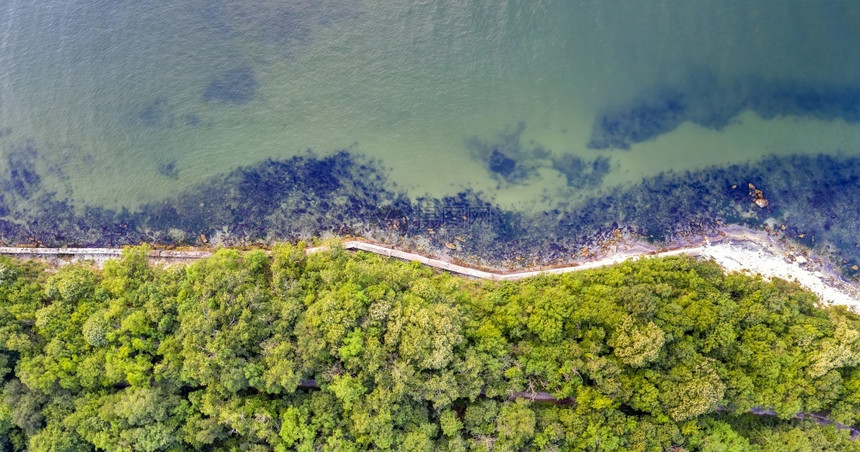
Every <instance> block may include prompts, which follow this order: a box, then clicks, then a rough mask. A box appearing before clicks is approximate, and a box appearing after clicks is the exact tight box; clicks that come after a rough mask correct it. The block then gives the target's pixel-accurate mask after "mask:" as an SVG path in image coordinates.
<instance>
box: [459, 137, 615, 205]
mask: <svg viewBox="0 0 860 452" xmlns="http://www.w3.org/2000/svg"><path fill="white" fill-rule="evenodd" d="M525 130H526V123H525V121H520V122H519V123H518V124H517V126H516V127H515V128H514V129H513V130H503V131H501V132H499V133H498V134H496V137H495V138H494V139H492V140H489V141H486V140H482V139H480V138H478V137H472V138H470V139H468V140H467V141H466V147H467V148H468V149H469V151H470V152H471V153H472V156H473V157H475V158H476V159H478V160H479V161H481V162H483V163H484V165H485V166H486V167H487V169H488V170H489V171H490V173H492V174H493V176H494V177H495V178H496V179H498V180H502V181H505V182H507V183H511V184H517V183H523V182H527V181H528V180H530V179H532V178H534V177H536V176H537V170H538V169H539V168H540V167H542V166H551V167H552V168H553V169H555V170H556V171H558V172H560V173H562V174H564V176H565V179H566V180H567V186H568V187H570V188H574V189H583V188H594V187H598V186H600V184H601V183H602V182H603V177H604V176H606V174H607V173H609V170H610V168H609V158H607V157H598V158H596V159H594V160H592V161H588V160H585V159H583V158H582V157H579V156H576V155H571V154H563V155H560V156H559V155H554V154H553V153H552V151H551V150H549V149H546V148H544V147H543V146H541V145H539V144H535V143H533V142H529V143H528V144H524V143H523V138H522V135H523V133H524V132H525Z"/></svg>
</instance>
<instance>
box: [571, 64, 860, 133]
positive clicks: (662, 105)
mask: <svg viewBox="0 0 860 452" xmlns="http://www.w3.org/2000/svg"><path fill="white" fill-rule="evenodd" d="M701 78H702V79H703V80H697V81H695V82H691V83H690V84H689V86H664V87H656V88H654V89H652V90H650V91H649V92H645V93H642V94H641V95H640V96H639V97H638V98H637V99H635V100H633V101H631V102H630V103H629V104H628V105H622V106H616V107H614V108H607V109H606V110H605V111H604V112H603V113H601V114H600V115H598V117H597V118H595V121H594V125H593V130H592V134H591V140H590V141H589V143H588V147H589V148H592V149H630V146H631V145H632V144H634V143H640V142H643V141H648V140H652V139H654V138H656V137H658V136H660V135H662V134H664V133H667V132H671V131H672V130H674V129H676V128H677V127H678V126H680V125H681V124H683V123H685V122H692V123H695V124H698V125H700V126H703V127H707V128H710V129H716V130H720V129H722V128H724V127H726V126H727V125H728V124H730V122H731V121H732V119H733V118H734V117H736V116H737V115H739V114H740V113H741V112H743V111H745V110H750V111H753V112H755V113H756V114H758V115H759V116H761V117H762V118H765V119H773V118H776V117H781V116H797V117H804V118H814V119H821V120H834V119H841V120H843V121H846V122H858V121H860V88H857V87H855V86H842V85H825V84H810V83H804V82H799V81H791V80H761V79H757V78H750V79H746V80H742V81H737V82H735V83H731V84H720V83H717V82H715V81H713V79H712V77H709V76H707V75H705V76H702V77H701Z"/></svg>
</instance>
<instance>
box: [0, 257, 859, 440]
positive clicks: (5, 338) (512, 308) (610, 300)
mask: <svg viewBox="0 0 860 452" xmlns="http://www.w3.org/2000/svg"><path fill="white" fill-rule="evenodd" d="M146 253H147V250H146V249H145V248H130V249H128V250H127V251H126V253H125V254H124V256H123V258H122V259H120V260H117V261H112V262H109V263H108V264H107V265H106V266H105V268H104V269H103V270H101V271H100V270H95V269H92V268H89V267H87V266H82V265H73V266H67V267H63V268H62V269H60V270H59V271H46V270H45V269H44V268H43V267H42V266H40V265H39V264H36V263H18V262H15V261H11V260H8V259H2V260H0V375H2V386H3V387H2V404H0V438H2V439H0V441H2V442H3V444H2V446H3V447H4V448H6V449H9V450H23V449H29V450H33V451H48V450H51V451H85V450H96V449H102V450H148V451H154V450H188V449H202V450H260V451H263V450H272V449H274V450H292V449H297V450H307V451H311V450H332V451H335V450H338V451H340V450H343V451H347V450H365V449H397V450H409V451H414V450H524V449H531V450H676V451H681V450H704V451H733V450H737V451H740V450H761V451H771V450H772V451H777V450H779V451H784V450H798V451H800V450H860V445H858V443H857V442H854V441H851V439H850V436H849V433H848V432H847V431H844V430H837V429H836V428H835V427H833V426H827V427H824V426H819V425H817V424H815V423H812V422H810V421H798V420H792V418H793V417H794V415H795V414H796V413H798V412H802V411H804V412H823V413H826V414H827V415H828V416H829V417H830V418H832V419H834V420H837V421H839V422H842V423H844V424H848V425H853V424H856V423H857V422H858V421H860V412H858V408H860V367H858V363H860V340H858V339H859V338H860V318H858V316H856V315H854V314H852V313H849V312H846V311H845V310H842V309H833V308H830V309H819V308H816V307H815V298H814V296H813V295H811V294H809V293H807V292H804V291H803V290H801V289H799V288H798V287H796V286H794V285H792V284H789V283H786V282H784V281H779V280H777V281H775V282H773V283H768V282H764V281H762V280H760V279H755V278H750V277H746V276H741V275H728V276H726V275H724V274H723V273H722V271H721V270H720V269H719V267H717V266H716V265H714V264H710V263H700V262H697V261H695V260H692V259H688V258H670V259H660V260H657V259H654V260H644V261H640V262H636V263H625V264H622V265H619V266H615V267H612V268H607V269H602V270H599V271H588V272H581V273H578V274H569V275H565V276H560V277H539V278H533V279H530V280H527V281H522V282H517V283H502V284H498V283H486V282H479V281H472V280H468V279H464V278H459V277H455V276H451V275H449V274H440V273H438V272H435V271H433V270H431V269H428V268H424V267H421V266H418V265H416V264H412V263H404V262H398V261H393V260H390V259H385V258H382V257H379V256H375V255H370V254H363V253H357V254H351V253H347V252H345V251H342V250H335V251H333V252H328V253H321V254H315V255H311V256H305V254H304V252H303V245H301V244H300V245H299V246H298V247H294V246H290V245H283V246H279V247H276V248H275V249H274V251H273V253H272V256H271V257H269V256H267V255H266V254H265V253H263V252H261V251H253V252H248V253H244V254H242V253H239V252H237V251H234V250H221V251H219V252H217V253H216V254H215V255H214V256H213V257H211V258H209V259H205V260H201V261H198V262H196V263H194V264H193V265H190V266H176V267H169V268H153V267H151V266H150V265H149V264H148V262H147V257H146ZM309 380H315V382H310V381H309ZM314 385H315V386H317V387H312V386H314ZM522 391H525V392H533V391H545V392H550V393H552V394H553V395H554V396H556V397H557V398H559V399H565V398H573V399H575V402H571V401H570V400H568V401H567V402H566V403H558V404H553V403H538V402H534V401H530V400H527V399H523V398H518V399H512V398H510V397H509V396H510V395H511V394H512V393H514V392H522ZM753 407H767V408H772V409H773V410H774V411H775V412H776V413H777V414H778V417H762V416H755V415H751V414H746V413H747V412H748V410H749V409H750V408H753Z"/></svg>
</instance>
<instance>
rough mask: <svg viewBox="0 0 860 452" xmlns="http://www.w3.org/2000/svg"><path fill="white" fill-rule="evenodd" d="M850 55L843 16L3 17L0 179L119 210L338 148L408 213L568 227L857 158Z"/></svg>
mask: <svg viewBox="0 0 860 452" xmlns="http://www.w3.org/2000/svg"><path fill="white" fill-rule="evenodd" d="M857 48H860V4H859V3H857V2H854V1H826V2H825V1H820V2H819V1H809V2H800V1H756V2H748V1H696V2H676V1H645V2H626V1H570V0H564V1H561V0H559V1H552V0H547V1H535V0H530V1H507V2H497V1H480V0H476V1H469V2H463V1H444V0H428V1H422V2H382V3H380V2H366V1H355V2H339V1H327V0H322V1H310V0H308V1H305V0H299V1H290V2H275V1H265V2H229V1H202V0H199V1H197V0H192V1H186V2H137V1H130V0H127V1H123V0H119V1H117V0H111V1H108V0H73V1H70V0H64V1H58V0H45V1H39V2H25V1H18V0H7V1H6V2H4V3H3V4H2V5H0V135H2V137H1V138H0V153H2V154H3V155H2V158H0V165H5V166H6V168H5V169H4V171H6V172H7V173H9V174H11V176H9V177H7V179H9V180H10V181H12V182H7V183H6V189H5V194H6V198H7V203H12V201H9V200H10V199H11V198H13V197H15V196H16V194H15V193H17V195H21V194H25V195H26V196H24V197H25V198H29V199H36V198H37V196H36V194H38V193H54V196H55V198H56V199H67V200H68V202H70V203H71V204H72V205H73V206H75V208H76V209H78V210H80V209H83V208H84V207H87V206H90V207H104V208H110V209H120V208H128V209H130V210H131V211H134V210H135V209H137V208H139V206H141V205H143V204H147V203H152V202H157V201H159V200H162V199H166V198H169V197H171V196H175V195H176V194H178V193H182V192H183V191H184V190H187V189H189V188H190V187H194V186H196V185H197V184H200V183H203V182H205V181H208V180H211V178H212V177H214V176H216V175H218V174H223V173H225V172H229V171H231V170H233V169H235V168H237V167H239V166H242V165H249V164H254V163H257V162H261V161H263V160H265V159H269V158H273V159H284V158H289V157H292V156H296V155H303V154H304V152H305V151H306V150H307V149H311V150H313V151H314V152H315V153H316V154H317V155H319V156H327V155H333V154H334V153H335V152H337V151H339V150H347V151H349V152H350V153H352V154H354V155H364V156H367V157H369V158H371V159H375V161H376V164H378V165H379V166H381V167H384V168H386V174H387V177H388V181H389V182H388V184H389V186H391V187H395V186H396V187H397V188H396V190H403V191H405V193H406V194H408V195H409V196H412V197H417V196H423V195H428V196H431V197H436V198H439V197H443V196H448V195H454V194H456V193H459V192H461V191H463V190H464V189H469V188H471V189H473V190H475V191H479V192H483V193H484V197H485V199H490V200H492V201H493V202H494V203H495V205H497V206H500V207H502V208H509V209H514V210H518V211H539V210H546V209H551V208H555V207H559V206H567V207H570V206H576V205H579V204H581V203H584V202H587V201H588V200H590V199H595V197H600V196H604V194H605V193H607V192H608V191H609V190H612V189H613V187H619V186H628V185H633V184H636V183H639V182H641V181H642V180H643V178H648V177H652V176H655V175H657V174H658V173H660V172H662V171H665V170H674V171H678V172H683V171H687V170H701V169H705V168H710V167H713V166H714V165H717V166H726V165H729V164H735V163H745V162H754V161H757V160H758V159H760V158H762V157H763V156H767V155H778V156H789V155H820V154H830V155H836V156H842V157H853V156H856V155H860V152H858V150H860V146H858V145H860V133H858V132H860V122H858V121H860V95H858V92H860V59H858V58H856V49H857ZM494 151H498V153H494ZM21 162H27V164H28V165H29V166H27V168H28V169H27V170H26V171H24V170H16V169H15V166H16V165H20V164H21ZM16 171H17V172H16ZM28 171H30V172H28ZM31 172H32V174H31ZM21 180H23V181H24V182H21V183H19V184H18V185H17V186H16V185H15V181H21ZM739 182H743V181H739ZM21 184H23V185H21ZM15 202H17V203H18V204H14V203H12V204H14V205H16V206H20V205H23V204H21V203H22V202H23V201H15ZM15 209H17V207H16V208H13V209H12V211H15Z"/></svg>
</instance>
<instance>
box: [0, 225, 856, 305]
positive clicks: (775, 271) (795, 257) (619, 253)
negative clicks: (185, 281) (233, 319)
mask: <svg viewBox="0 0 860 452" xmlns="http://www.w3.org/2000/svg"><path fill="white" fill-rule="evenodd" d="M340 240H342V242H341V246H342V247H343V249H345V250H358V251H365V252H370V253H374V254H379V255H382V256H387V257H391V258H396V259H401V260H406V261H417V262H420V263H421V264H422V265H426V266H429V267H433V268H436V269H439V270H443V271H447V272H451V273H456V274H459V275H462V276H467V277H471V278H478V279H486V280H491V281H513V280H519V279H524V278H530V277H534V276H538V275H541V274H563V273H571V272H577V271H583V270H590V269H595V268H601V267H607V266H611V265H616V264H619V263H622V262H624V261H626V260H629V259H632V260H637V259H642V258H649V257H655V258H658V257H668V256H677V255H688V256H693V257H698V258H703V259H709V260H714V261H715V262H716V263H717V264H719V265H720V266H721V267H722V268H723V269H724V271H726V272H732V271H738V272H742V273H747V274H752V275H760V276H762V277H763V278H765V279H771V278H775V277H776V278H782V279H785V280H789V281H794V282H797V283H799V284H800V285H801V286H802V287H804V288H805V289H807V290H809V291H811V292H813V293H815V294H816V295H818V297H819V299H820V301H821V302H822V303H823V304H828V305H836V306H847V307H848V308H849V309H852V310H855V311H860V287H858V286H856V285H854V284H852V283H849V282H847V281H845V280H844V279H842V278H841V277H840V276H839V274H838V273H837V272H836V271H835V270H834V268H833V267H832V266H831V265H829V264H827V263H826V262H825V261H824V260H822V259H820V258H817V257H815V256H813V255H811V254H809V251H808V250H805V249H799V248H797V246H792V245H789V246H786V244H785V243H784V242H783V241H781V240H778V239H775V238H774V237H772V236H771V235H770V234H768V233H763V232H758V231H754V230H751V229H748V228H745V227H742V226H725V227H723V228H721V229H720V230H718V233H717V234H713V235H710V236H703V237H702V240H699V241H695V242H687V243H683V244H679V245H677V246H673V247H660V248H658V247H655V246H653V245H650V244H647V243H644V242H641V241H635V242H617V243H616V244H615V245H613V248H614V249H613V250H611V251H609V250H607V252H606V253H605V255H604V256H602V257H599V258H597V259H590V260H582V261H577V262H574V263H573V264H571V265H564V266H545V267H533V268H526V269H520V270H517V271H511V270H505V269H502V268H492V267H479V266H470V265H468V264H461V263H457V262H456V261H455V259H454V258H452V257H451V256H447V255H444V254H440V253H427V252H426V251H425V252H422V251H423V250H401V249H397V248H394V247H392V246H389V245H385V244H381V243H376V242H373V241H370V240H367V239H362V238H341V239H340ZM328 249H329V246H327V245H318V246H313V247H309V248H306V249H305V253H306V254H313V253H317V252H322V251H326V250H328ZM212 253H213V251H212V250H206V249H193V250H182V251H177V250H158V249H156V250H153V251H151V252H150V255H149V257H150V261H151V262H153V263H156V264H176V263H190V262H193V261H196V260H198V259H201V258H205V257H208V256H211V255H212ZM121 254H122V248H28V247H0V255H8V256H14V257H17V258H21V259H37V260H43V261H47V262H48V263H49V264H51V265H54V266H61V265H65V264H67V263H71V262H78V261H91V262H94V263H95V264H96V265H98V266H102V265H104V262H106V261H107V260H109V259H113V258H116V257H119V256H120V255H121ZM601 254H603V253H601Z"/></svg>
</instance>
